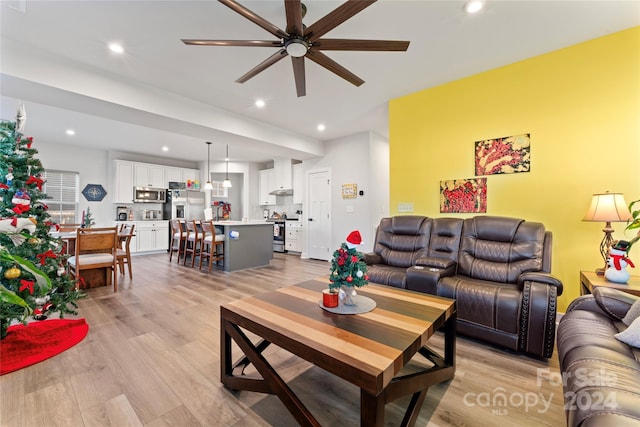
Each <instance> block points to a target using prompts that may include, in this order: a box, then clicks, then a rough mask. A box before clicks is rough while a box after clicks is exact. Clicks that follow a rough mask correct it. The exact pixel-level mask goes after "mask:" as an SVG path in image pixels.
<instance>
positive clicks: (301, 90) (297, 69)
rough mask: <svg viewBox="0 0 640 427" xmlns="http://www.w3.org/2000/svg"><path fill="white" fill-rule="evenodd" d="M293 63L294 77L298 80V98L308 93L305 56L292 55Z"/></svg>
mask: <svg viewBox="0 0 640 427" xmlns="http://www.w3.org/2000/svg"><path fill="white" fill-rule="evenodd" d="M291 63H292V64H293V77H294V78H295V80H296V93H297V94H298V98H300V97H301V96H305V95H306V94H307V88H306V83H305V77H304V56H300V57H297V58H296V57H293V56H292V57H291Z"/></svg>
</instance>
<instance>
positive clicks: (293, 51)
mask: <svg viewBox="0 0 640 427" xmlns="http://www.w3.org/2000/svg"><path fill="white" fill-rule="evenodd" d="M285 50H286V51H287V53H288V54H289V55H291V56H293V57H294V58H300V57H302V56H305V55H306V54H307V50H309V44H308V43H307V42H305V41H304V40H302V39H291V40H289V41H288V42H287V43H286V45H285Z"/></svg>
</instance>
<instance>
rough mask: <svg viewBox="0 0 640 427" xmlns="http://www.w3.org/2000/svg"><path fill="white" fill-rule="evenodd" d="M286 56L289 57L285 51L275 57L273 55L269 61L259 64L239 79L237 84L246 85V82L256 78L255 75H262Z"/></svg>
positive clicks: (278, 52)
mask: <svg viewBox="0 0 640 427" xmlns="http://www.w3.org/2000/svg"><path fill="white" fill-rule="evenodd" d="M285 56H287V51H286V50H284V49H280V50H279V51H277V52H276V53H274V54H273V55H271V56H270V57H268V58H267V59H265V60H264V61H262V62H261V63H260V64H258V65H256V66H255V67H253V68H252V69H251V70H249V72H247V73H246V74H244V75H243V76H241V77H240V78H238V80H236V83H244V82H246V81H247V80H249V79H250V78H252V77H254V76H255V75H257V74H259V73H261V72H262V71H264V70H266V69H267V68H269V67H270V66H272V65H273V64H275V63H276V62H278V61H280V60H281V59H282V58H284V57H285Z"/></svg>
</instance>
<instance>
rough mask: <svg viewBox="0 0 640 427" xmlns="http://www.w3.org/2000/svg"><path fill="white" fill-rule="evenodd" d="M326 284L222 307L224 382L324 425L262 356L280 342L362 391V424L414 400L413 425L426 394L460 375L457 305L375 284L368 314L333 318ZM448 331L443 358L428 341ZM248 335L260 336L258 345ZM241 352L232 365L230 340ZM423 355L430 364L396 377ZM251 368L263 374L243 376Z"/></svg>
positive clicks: (409, 416)
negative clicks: (324, 303) (324, 302)
mask: <svg viewBox="0 0 640 427" xmlns="http://www.w3.org/2000/svg"><path fill="white" fill-rule="evenodd" d="M327 283H328V281H327V280H326V279H317V280H310V281H307V282H303V283H299V284H297V285H295V286H289V287H285V288H281V289H278V290H276V291H272V292H268V293H265V294H262V295H258V296H255V297H250V298H245V299H242V300H238V301H234V302H232V303H229V304H225V305H223V306H222V307H221V308H220V329H221V333H220V352H221V357H220V379H221V381H222V383H223V384H224V386H225V387H226V388H228V389H231V390H248V391H255V392H260V393H268V394H275V395H277V396H278V398H279V399H280V400H281V401H282V403H283V404H284V405H285V406H286V407H287V409H288V410H289V412H291V414H292V415H293V416H294V417H295V419H296V420H297V421H298V423H300V425H305V426H319V425H320V423H319V422H318V421H317V420H316V419H315V418H314V417H313V415H312V414H311V413H310V412H309V410H308V409H307V408H306V407H305V406H304V404H303V403H302V402H301V401H300V399H299V398H298V397H297V396H296V395H295V394H294V393H293V391H292V390H291V389H290V388H289V386H288V385H287V384H286V382H285V381H284V380H283V379H282V378H281V377H280V375H278V373H277V372H276V371H275V369H274V368H273V367H272V366H271V365H270V364H269V362H268V361H267V360H266V358H265V357H264V355H263V354H262V352H263V351H264V350H265V349H266V348H267V347H268V346H269V345H270V344H274V345H277V346H279V347H281V348H283V349H285V350H287V351H289V352H291V353H293V354H295V355H297V356H299V357H301V358H303V359H305V360H307V361H309V362H311V363H313V364H314V365H316V366H318V367H320V368H322V369H324V370H326V371H328V372H330V373H332V374H334V375H337V376H338V377H340V378H343V379H345V380H346V381H349V382H350V383H352V384H354V385H356V386H358V387H359V388H360V424H361V425H362V426H382V425H384V409H385V405H386V404H387V403H388V402H393V401H395V400H397V399H399V398H401V397H404V396H407V395H412V398H411V399H410V403H409V405H408V408H407V412H406V414H405V416H404V419H403V422H402V425H406V426H411V425H413V424H414V423H415V421H416V418H417V417H418V413H419V412H420V408H421V406H422V403H423V402H424V399H425V396H426V393H427V389H428V388H429V387H430V386H432V385H434V384H438V383H441V382H444V381H447V380H449V379H451V378H453V375H454V373H455V331H456V329H455V325H456V303H455V301H454V300H451V299H447V298H440V297H436V296H432V295H427V294H422V293H418V292H412V291H406V290H403V289H397V288H393V287H388V286H379V285H372V284H369V285H367V286H365V287H363V288H360V289H358V294H359V295H364V296H368V297H369V298H372V299H374V300H375V302H376V304H377V307H376V308H375V309H374V310H373V311H371V312H369V313H365V314H355V315H344V314H333V313H329V312H327V311H325V310H323V309H322V308H321V307H320V306H319V305H318V302H319V301H320V300H321V299H322V294H321V292H322V289H325V288H327ZM440 327H443V328H444V340H445V348H444V356H441V355H439V354H437V353H436V352H435V351H433V350H431V349H429V348H428V347H427V346H426V344H427V341H428V340H429V338H430V337H431V336H432V335H433V333H434V332H435V331H436V330H437V329H439V328H440ZM245 331H250V332H252V333H254V334H256V335H258V336H259V337H261V338H262V339H261V340H259V341H258V342H256V343H254V342H252V341H251V340H250V339H249V338H248V337H247V335H246V334H245ZM232 339H233V341H235V343H236V344H237V345H238V347H239V348H240V350H241V351H242V353H243V355H242V356H241V357H240V358H239V360H238V361H236V362H235V363H233V360H232V342H231V340H232ZM416 353H419V354H420V355H421V356H423V357H424V358H426V359H428V360H429V361H431V362H432V363H433V366H432V367H428V368H424V369H423V370H421V371H418V372H416V371H412V373H411V374H407V375H403V376H398V373H399V372H400V370H401V369H402V368H403V367H404V366H405V365H406V364H407V363H408V362H409V360H410V359H411V358H412V357H413V356H414V355H415V354H416ZM249 364H253V366H254V367H255V368H256V370H257V371H258V373H259V374H260V377H259V376H254V377H251V376H248V375H244V374H243V373H242V372H243V371H244V368H245V367H246V366H247V365H249Z"/></svg>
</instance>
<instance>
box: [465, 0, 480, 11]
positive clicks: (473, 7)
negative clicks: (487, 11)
mask: <svg viewBox="0 0 640 427" xmlns="http://www.w3.org/2000/svg"><path fill="white" fill-rule="evenodd" d="M483 7H484V1H482V0H469V1H468V2H466V3H465V5H464V11H465V12H467V13H476V12H479V11H480V10H481V9H482V8H483Z"/></svg>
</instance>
